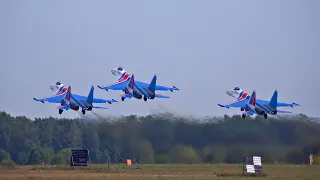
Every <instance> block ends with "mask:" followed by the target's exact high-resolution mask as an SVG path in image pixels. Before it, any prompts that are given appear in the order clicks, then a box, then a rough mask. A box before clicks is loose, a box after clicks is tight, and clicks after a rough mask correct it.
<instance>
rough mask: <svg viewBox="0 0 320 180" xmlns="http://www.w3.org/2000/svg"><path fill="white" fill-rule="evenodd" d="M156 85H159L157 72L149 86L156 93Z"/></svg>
mask: <svg viewBox="0 0 320 180" xmlns="http://www.w3.org/2000/svg"><path fill="white" fill-rule="evenodd" d="M156 85H157V75H156V74H155V75H154V76H153V78H152V80H151V83H150V85H149V87H148V89H149V90H150V91H151V92H152V93H155V91H156Z"/></svg>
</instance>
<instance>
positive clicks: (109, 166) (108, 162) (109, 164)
mask: <svg viewBox="0 0 320 180" xmlns="http://www.w3.org/2000/svg"><path fill="white" fill-rule="evenodd" d="M109 171H110V156H109V157H108V172H109Z"/></svg>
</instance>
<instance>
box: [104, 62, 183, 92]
mask: <svg viewBox="0 0 320 180" xmlns="http://www.w3.org/2000/svg"><path fill="white" fill-rule="evenodd" d="M111 73H112V74H113V75H115V76H117V77H119V80H118V81H117V82H115V83H113V84H109V85H106V86H99V85H98V87H99V88H100V89H104V90H106V91H108V90H109V89H111V90H121V91H125V90H126V85H127V84H128V81H129V78H130V77H131V75H130V74H128V73H127V72H126V71H125V70H124V69H123V68H122V67H118V68H116V69H112V70H111ZM135 84H136V85H137V86H139V87H140V88H148V87H149V86H150V84H148V83H144V82H140V81H135ZM155 90H158V91H171V92H173V91H178V90H179V89H178V88H176V87H175V86H173V87H165V86H158V85H156V86H155Z"/></svg>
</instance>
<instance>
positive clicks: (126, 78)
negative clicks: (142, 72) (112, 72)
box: [118, 73, 131, 82]
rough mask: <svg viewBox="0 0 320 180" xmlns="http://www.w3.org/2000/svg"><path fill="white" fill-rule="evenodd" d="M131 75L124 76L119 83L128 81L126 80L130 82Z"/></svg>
mask: <svg viewBox="0 0 320 180" xmlns="http://www.w3.org/2000/svg"><path fill="white" fill-rule="evenodd" d="M130 76H131V75H130V74H128V73H127V74H125V75H124V76H123V78H121V79H119V81H118V82H123V81H126V80H128V79H129V77H130Z"/></svg>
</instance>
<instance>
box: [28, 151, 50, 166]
mask: <svg viewBox="0 0 320 180" xmlns="http://www.w3.org/2000/svg"><path fill="white" fill-rule="evenodd" d="M53 155H54V154H53V151H52V150H51V149H48V148H35V149H33V150H31V152H30V154H29V164H42V163H45V164H49V162H50V160H51V159H52V157H53Z"/></svg>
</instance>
